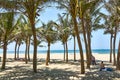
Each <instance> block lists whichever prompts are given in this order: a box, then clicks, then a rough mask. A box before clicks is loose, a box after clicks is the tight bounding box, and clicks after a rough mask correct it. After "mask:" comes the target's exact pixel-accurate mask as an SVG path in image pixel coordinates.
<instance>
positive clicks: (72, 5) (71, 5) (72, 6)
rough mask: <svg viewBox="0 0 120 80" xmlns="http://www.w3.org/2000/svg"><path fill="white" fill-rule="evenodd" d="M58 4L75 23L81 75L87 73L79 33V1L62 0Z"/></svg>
mask: <svg viewBox="0 0 120 80" xmlns="http://www.w3.org/2000/svg"><path fill="white" fill-rule="evenodd" d="M56 2H57V3H58V5H60V6H59V8H62V9H65V10H66V11H67V12H68V13H70V15H71V17H72V20H73V23H74V30H75V34H76V36H77V41H78V47H79V51H80V57H81V74H84V73H85V68H84V56H83V49H82V44H81V41H80V36H79V31H78V24H77V20H76V17H77V7H78V0H66V1H64V0H62V1H56Z"/></svg>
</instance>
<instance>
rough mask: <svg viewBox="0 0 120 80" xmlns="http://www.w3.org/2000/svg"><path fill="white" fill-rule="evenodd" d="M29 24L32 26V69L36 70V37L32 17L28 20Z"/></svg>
mask: <svg viewBox="0 0 120 80" xmlns="http://www.w3.org/2000/svg"><path fill="white" fill-rule="evenodd" d="M30 21H31V22H30V23H31V26H32V32H33V43H34V50H33V51H34V52H33V71H34V72H37V38H36V30H35V23H34V21H35V20H34V19H31V20H30Z"/></svg>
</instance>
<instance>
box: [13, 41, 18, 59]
mask: <svg viewBox="0 0 120 80" xmlns="http://www.w3.org/2000/svg"><path fill="white" fill-rule="evenodd" d="M17 44H18V40H17V41H16V43H15V56H14V59H15V60H16V51H17Z"/></svg>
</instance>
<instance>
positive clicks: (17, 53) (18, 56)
mask: <svg viewBox="0 0 120 80" xmlns="http://www.w3.org/2000/svg"><path fill="white" fill-rule="evenodd" d="M20 45H21V44H19V45H18V49H17V58H19V50H20Z"/></svg>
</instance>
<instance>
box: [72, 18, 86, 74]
mask: <svg viewBox="0 0 120 80" xmlns="http://www.w3.org/2000/svg"><path fill="white" fill-rule="evenodd" d="M73 21H74V29H75V32H76V36H77V41H78V47H79V51H80V58H81V74H84V73H85V67H84V56H83V49H82V44H81V41H80V36H79V31H78V27H77V21H76V18H75V17H73Z"/></svg>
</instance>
